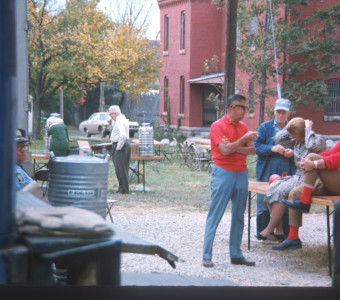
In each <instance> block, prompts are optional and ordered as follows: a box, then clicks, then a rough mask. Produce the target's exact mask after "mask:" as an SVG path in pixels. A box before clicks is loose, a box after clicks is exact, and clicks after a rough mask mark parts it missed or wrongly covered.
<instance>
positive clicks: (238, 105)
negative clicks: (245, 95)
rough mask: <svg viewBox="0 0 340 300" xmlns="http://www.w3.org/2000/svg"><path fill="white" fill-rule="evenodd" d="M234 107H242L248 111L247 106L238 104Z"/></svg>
mask: <svg viewBox="0 0 340 300" xmlns="http://www.w3.org/2000/svg"><path fill="white" fill-rule="evenodd" d="M234 106H235V107H241V108H242V109H243V110H247V109H248V107H247V106H245V105H240V104H236V105H234Z"/></svg>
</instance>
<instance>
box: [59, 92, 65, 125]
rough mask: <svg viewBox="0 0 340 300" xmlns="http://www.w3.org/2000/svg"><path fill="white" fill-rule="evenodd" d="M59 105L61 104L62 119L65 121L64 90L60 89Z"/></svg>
mask: <svg viewBox="0 0 340 300" xmlns="http://www.w3.org/2000/svg"><path fill="white" fill-rule="evenodd" d="M59 103H60V118H62V119H63V120H64V90H63V89H60V94H59Z"/></svg>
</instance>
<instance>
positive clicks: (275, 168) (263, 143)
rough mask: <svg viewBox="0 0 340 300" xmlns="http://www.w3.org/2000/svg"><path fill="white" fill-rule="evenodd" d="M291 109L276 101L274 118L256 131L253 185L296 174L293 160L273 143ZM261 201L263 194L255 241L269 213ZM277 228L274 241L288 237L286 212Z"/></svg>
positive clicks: (280, 147)
mask: <svg viewBox="0 0 340 300" xmlns="http://www.w3.org/2000/svg"><path fill="white" fill-rule="evenodd" d="M290 105H291V103H290V101H289V100H288V99H284V98H280V99H277V100H276V102H275V107H274V118H273V119H272V120H270V121H267V122H264V123H262V124H261V125H260V127H259V128H258V130H257V131H258V133H259V136H258V137H257V138H256V139H255V141H254V145H255V148H256V154H257V163H256V181H262V182H268V181H269V178H270V176H271V175H273V174H278V175H281V174H282V173H284V172H285V173H286V174H287V175H294V174H295V164H294V157H293V156H291V157H287V153H288V152H286V148H285V147H284V146H282V145H280V144H277V143H276V142H275V141H274V139H273V138H274V136H275V134H276V133H278V132H279V131H281V130H283V129H284V128H285V127H286V125H287V122H288V118H289V116H290ZM263 198H264V195H263V194H257V199H256V206H257V212H256V213H257V214H256V235H255V237H256V238H257V239H261V238H260V233H261V231H262V230H263V229H265V228H266V227H267V225H268V223H269V220H270V212H269V209H268V206H267V205H266V203H265V202H264V201H263ZM278 227H279V228H278V229H277V230H278V232H279V233H280V235H279V236H277V235H276V236H273V237H276V238H280V237H281V236H282V234H283V233H285V234H288V232H289V226H288V210H286V212H285V213H284V215H283V217H282V223H280V224H279V226H278Z"/></svg>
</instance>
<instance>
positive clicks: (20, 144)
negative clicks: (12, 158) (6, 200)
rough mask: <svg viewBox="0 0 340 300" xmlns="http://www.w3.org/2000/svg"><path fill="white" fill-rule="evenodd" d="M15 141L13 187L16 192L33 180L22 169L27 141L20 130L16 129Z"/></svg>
mask: <svg viewBox="0 0 340 300" xmlns="http://www.w3.org/2000/svg"><path fill="white" fill-rule="evenodd" d="M15 140H16V144H17V150H16V151H17V152H16V165H15V186H16V189H17V191H20V190H21V189H22V187H23V186H25V185H27V184H29V183H30V182H32V181H33V179H32V178H31V177H30V176H29V175H28V174H27V173H26V171H25V170H24V168H23V167H22V164H23V163H24V161H25V160H26V157H27V145H28V139H26V138H25V136H23V134H22V130H19V129H17V135H16V139H15Z"/></svg>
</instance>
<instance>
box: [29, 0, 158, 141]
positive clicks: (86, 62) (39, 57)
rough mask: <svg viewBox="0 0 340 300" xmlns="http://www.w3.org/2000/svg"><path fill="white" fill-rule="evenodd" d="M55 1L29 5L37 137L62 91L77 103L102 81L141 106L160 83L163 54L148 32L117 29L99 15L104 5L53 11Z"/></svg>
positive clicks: (81, 3)
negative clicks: (144, 96) (141, 100)
mask: <svg viewBox="0 0 340 300" xmlns="http://www.w3.org/2000/svg"><path fill="white" fill-rule="evenodd" d="M53 3H55V1H52V0H29V3H28V18H29V20H30V23H31V28H30V30H29V80H30V93H31V95H32V97H33V103H34V123H33V136H34V137H35V136H37V134H38V133H39V132H40V114H41V110H42V109H44V106H45V105H46V103H47V102H48V101H52V100H51V99H52V96H53V95H54V94H55V93H57V92H58V90H59V89H60V88H64V89H68V95H70V94H71V93H73V95H74V96H75V98H79V97H78V96H79V95H83V91H84V90H85V89H88V88H90V87H91V86H97V85H98V83H99V82H100V81H106V82H107V83H113V84H114V85H115V86H118V87H119V89H120V90H121V91H123V92H126V93H129V94H130V95H131V96H132V97H133V98H134V99H135V100H136V101H137V99H138V98H137V94H138V93H140V92H146V91H147V90H148V89H149V84H150V83H153V82H155V81H156V80H157V78H158V72H159V68H160V60H159V59H158V58H157V53H158V51H159V49H158V48H157V47H152V46H151V45H150V43H149V42H148V40H147V39H146V37H145V32H144V30H139V29H138V28H136V27H135V26H133V25H131V24H115V23H112V22H111V21H109V19H108V18H107V17H106V16H105V15H104V13H103V12H101V11H99V10H98V9H97V5H98V3H99V0H68V1H66V5H65V8H64V9H61V10H58V11H52V10H51V5H52V4H53Z"/></svg>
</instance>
